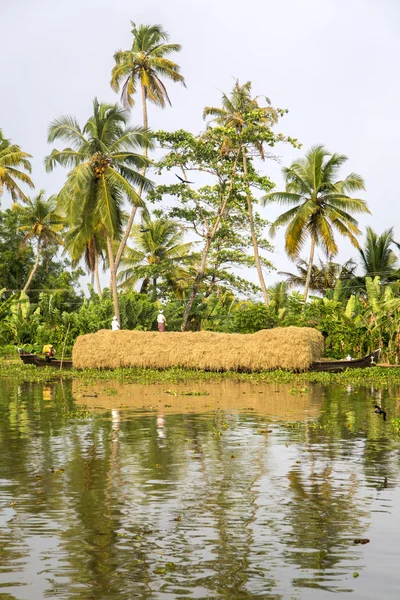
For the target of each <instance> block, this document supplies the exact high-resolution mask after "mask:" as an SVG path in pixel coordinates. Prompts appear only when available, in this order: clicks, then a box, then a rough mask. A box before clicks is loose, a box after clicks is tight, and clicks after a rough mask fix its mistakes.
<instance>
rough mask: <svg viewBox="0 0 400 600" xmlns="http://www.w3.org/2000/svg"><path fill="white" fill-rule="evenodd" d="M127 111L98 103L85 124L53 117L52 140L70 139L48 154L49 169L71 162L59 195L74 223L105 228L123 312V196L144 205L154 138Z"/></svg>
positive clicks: (113, 280) (92, 228)
mask: <svg viewBox="0 0 400 600" xmlns="http://www.w3.org/2000/svg"><path fill="white" fill-rule="evenodd" d="M128 116H129V115H128V113H127V111H125V110H124V109H121V108H119V107H118V106H117V105H113V104H99V102H98V101H97V99H95V100H94V104H93V115H92V116H91V117H90V118H89V120H88V121H87V122H86V124H85V125H84V127H83V128H82V129H81V127H80V126H79V123H78V122H77V121H76V120H75V119H74V118H73V117H60V118H59V119H56V120H55V121H53V123H51V125H50V129H49V136H48V140H49V142H54V141H55V140H62V141H64V142H66V143H68V147H66V148H64V149H63V150H53V151H52V153H51V154H50V155H49V156H48V157H47V158H46V160H45V163H46V169H47V171H52V170H53V169H54V168H55V166H56V165H57V164H59V165H61V166H64V167H72V170H71V171H70V172H69V174H68V177H67V181H66V183H65V184H64V186H63V188H62V190H61V191H60V193H59V195H58V200H59V205H60V207H61V209H62V211H63V213H64V214H65V216H66V221H67V224H68V225H69V226H76V224H79V223H80V224H82V226H83V227H84V228H85V230H86V231H88V230H89V231H96V232H101V235H102V237H103V239H104V241H105V244H106V247H107V253H108V260H109V266H110V280H111V289H112V293H113V302H114V311H115V315H116V316H117V317H119V305H118V293H117V284H116V267H115V263H114V254H113V242H115V241H116V240H120V239H121V237H122V234H123V226H124V201H125V200H127V201H128V202H129V203H130V204H132V205H134V206H143V201H142V199H141V198H140V196H139V195H138V193H137V192H136V190H135V186H137V185H141V186H142V188H143V189H150V188H151V187H152V184H151V182H150V181H149V180H148V179H147V178H146V177H145V176H143V175H142V174H141V170H142V169H143V168H145V167H147V166H148V164H149V160H148V158H147V157H145V156H144V155H143V154H142V150H143V148H144V147H147V146H148V145H149V144H151V142H150V140H149V136H148V133H147V131H145V130H144V129H143V128H141V127H128V126H127V122H128Z"/></svg>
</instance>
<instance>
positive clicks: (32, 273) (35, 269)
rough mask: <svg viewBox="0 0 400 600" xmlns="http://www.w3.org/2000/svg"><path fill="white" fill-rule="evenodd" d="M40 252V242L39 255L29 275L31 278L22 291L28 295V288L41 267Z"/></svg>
mask: <svg viewBox="0 0 400 600" xmlns="http://www.w3.org/2000/svg"><path fill="white" fill-rule="evenodd" d="M40 251H41V248H40V241H39V242H38V249H37V255H36V260H35V264H34V265H33V267H32V271H31V272H30V273H29V277H28V279H27V282H26V283H25V285H24V288H23V290H22V291H23V292H24V293H26V292H27V291H28V288H29V286H30V285H31V283H32V279H33V277H34V275H35V273H36V271H37V268H38V266H39V260H40Z"/></svg>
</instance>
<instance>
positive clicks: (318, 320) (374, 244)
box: [0, 24, 400, 363]
mask: <svg viewBox="0 0 400 600" xmlns="http://www.w3.org/2000/svg"><path fill="white" fill-rule="evenodd" d="M180 50H181V47H180V45H179V44H177V43H170V40H169V35H168V34H167V33H166V32H165V31H164V30H163V28H162V27H160V26H156V25H151V26H149V25H139V26H136V25H134V24H133V27H132V46H131V48H129V49H125V50H120V51H118V52H116V54H115V57H114V59H115V64H114V67H113V70H112V73H111V87H112V89H113V90H114V91H115V92H116V93H117V94H118V98H119V97H120V101H119V102H118V101H117V100H116V102H115V103H114V104H112V103H111V104H106V103H103V102H101V101H100V100H97V99H95V100H94V102H93V109H92V113H91V114H88V115H87V119H86V121H85V122H84V123H79V122H78V121H77V119H76V118H75V117H74V116H73V115H71V116H61V117H60V116H57V115H54V117H55V118H54V119H53V120H52V122H51V123H50V125H49V130H48V141H49V143H50V144H51V146H52V147H51V150H50V152H49V155H48V156H47V157H46V158H45V164H46V169H47V170H48V171H53V170H54V169H56V168H57V169H59V168H63V169H64V170H65V182H64V184H63V186H62V187H61V189H59V190H56V193H55V194H53V195H51V196H50V195H48V196H47V195H46V192H45V191H43V190H42V191H40V192H39V193H37V192H35V193H32V196H31V197H30V196H28V193H29V189H30V188H33V187H34V183H35V182H34V181H33V180H32V179H31V162H30V161H31V158H32V156H31V154H29V153H28V152H26V151H25V150H26V149H21V148H20V147H19V146H18V145H17V144H16V143H15V141H14V140H13V141H10V140H8V139H7V137H6V132H4V134H3V133H2V132H1V131H0V197H1V196H2V194H3V193H4V196H5V197H9V198H11V200H12V207H11V208H3V210H1V211H0V346H1V348H2V352H3V355H8V354H12V353H15V352H16V348H17V347H18V346H20V347H24V348H25V349H26V350H28V351H35V352H37V351H40V350H41V348H42V346H43V345H44V344H45V343H52V344H53V345H54V346H55V347H56V351H57V352H58V353H61V350H62V348H65V350H66V354H70V353H71V351H72V346H73V344H74V341H75V340H76V338H77V336H78V335H81V334H86V333H95V332H96V331H98V330H99V329H104V328H110V323H111V319H112V317H113V315H116V316H117V317H118V319H119V321H120V324H121V328H122V329H135V330H140V331H151V330H156V328H157V321H156V317H157V313H158V311H159V309H160V308H161V307H162V308H163V309H164V314H165V316H166V319H167V328H168V330H169V331H187V330H191V331H216V332H223V333H243V334H244V333H254V332H256V331H259V330H260V329H270V328H275V327H287V326H299V327H314V328H316V329H318V330H319V331H320V332H322V334H323V336H324V338H325V355H326V356H327V357H335V358H342V357H344V356H346V355H347V354H351V355H352V356H354V357H356V356H361V355H363V354H366V353H367V352H369V351H371V350H373V349H375V348H377V347H382V348H383V352H382V358H383V360H384V361H389V362H392V363H397V362H398V359H399V355H400V283H399V282H400V270H399V264H398V259H397V254H396V253H397V251H398V249H399V246H398V244H397V243H396V237H395V233H394V231H393V229H388V230H387V231H384V232H383V233H379V232H375V231H374V230H373V229H371V228H367V230H366V232H365V239H364V242H363V243H362V242H361V241H360V239H361V238H360V236H361V234H362V233H363V232H362V231H361V229H360V227H359V223H358V221H357V216H358V215H359V214H363V213H368V212H369V209H368V206H367V204H366V202H365V201H364V200H363V199H362V197H358V196H359V195H361V196H362V193H363V191H364V188H365V184H364V179H363V177H362V176H361V175H359V174H357V173H349V172H348V170H346V161H347V157H346V156H344V155H342V154H340V153H339V152H331V151H328V150H327V149H326V148H325V147H324V146H323V145H322V144H321V143H320V142H321V141H320V140H316V142H318V143H317V144H316V145H315V146H314V147H313V148H311V149H309V150H307V149H306V150H303V149H302V148H301V140H300V141H299V140H297V139H296V138H295V137H292V136H287V135H283V134H282V133H280V131H279V127H280V121H281V119H282V118H284V116H285V114H286V113H287V110H286V109H281V108H278V107H275V106H274V105H273V103H271V101H270V100H269V99H268V98H267V97H266V96H258V97H255V96H254V93H253V90H252V84H251V82H249V81H248V82H239V81H235V83H234V85H233V88H232V90H231V91H227V92H226V93H223V95H222V98H221V105H220V106H219V107H218V106H216V107H210V106H207V107H205V108H204V115H203V116H204V119H205V125H204V128H203V130H202V131H199V132H189V131H185V130H183V129H180V130H177V131H152V130H151V129H150V127H151V123H149V119H148V111H147V109H148V104H149V103H152V104H154V105H155V106H156V107H158V108H160V109H164V108H169V107H170V106H171V100H170V95H169V94H170V87H172V83H180V84H183V85H185V78H184V74H182V73H181V69H180V66H179V64H178V62H175V60H177V57H178V56H179V54H178V53H179V52H180ZM104 76H105V77H108V76H110V74H108V73H105V74H104ZM263 91H264V92H268V90H263ZM187 93H188V94H190V91H188V92H187ZM139 97H140V104H141V111H142V118H141V119H140V120H139V119H138V118H137V113H136V110H135V105H136V103H137V102H139ZM282 144H290V145H291V146H292V147H294V148H296V149H297V150H298V152H299V157H298V158H297V159H296V160H295V161H294V162H293V163H292V164H291V165H288V166H284V168H283V175H284V179H285V189H282V190H280V189H278V188H277V187H276V185H275V183H274V182H273V181H272V180H271V179H270V177H269V168H268V164H269V161H270V160H274V159H276V155H275V151H276V150H275V149H276V148H279V146H280V145H282ZM55 146H56V147H55ZM27 150H29V152H34V149H31V148H30V149H27ZM271 203H278V204H282V205H284V207H285V208H284V211H283V213H282V214H281V215H280V216H279V217H278V218H277V219H275V220H274V222H272V223H270V222H268V221H267V220H265V219H264V215H267V216H268V207H269V206H270V204H271ZM260 206H264V207H265V208H264V211H263V213H262V215H263V216H262V215H261V213H260V210H259V207H260ZM279 227H283V228H284V230H285V249H286V252H287V254H288V256H289V257H290V258H291V259H293V261H294V265H295V267H294V269H293V270H294V271H297V273H296V272H294V273H280V274H278V275H279V281H278V283H274V284H272V283H271V282H272V281H276V279H277V276H276V274H274V275H273V276H272V272H273V270H274V265H273V254H272V250H273V246H272V240H273V234H274V233H275V231H276V230H277V229H278V228H279ZM343 236H344V237H345V238H348V239H349V240H350V241H351V243H352V245H353V247H354V253H353V256H349V257H348V260H347V261H346V262H345V263H344V264H339V263H337V262H335V256H336V255H337V253H338V244H339V240H340V239H341V238H342V237H343ZM318 251H320V252H321V257H320V258H319V259H318V260H317V258H316V253H317V252H318ZM85 272H86V274H88V275H89V276H90V280H91V283H90V285H89V286H88V289H86V287H84V286H82V284H81V281H82V276H83V275H84V274H85ZM104 281H107V282H109V284H108V283H107V284H106V287H103V285H102V282H104ZM254 281H257V283H254Z"/></svg>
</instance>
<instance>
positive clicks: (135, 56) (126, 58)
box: [111, 21, 185, 269]
mask: <svg viewBox="0 0 400 600" xmlns="http://www.w3.org/2000/svg"><path fill="white" fill-rule="evenodd" d="M131 24H132V27H133V29H132V35H133V42H132V47H131V49H130V50H119V51H118V52H116V53H115V54H114V60H115V66H114V68H113V70H112V74H111V87H112V88H113V89H114V90H115V91H116V92H118V91H119V90H120V89H121V101H122V103H123V105H124V106H125V107H130V106H133V105H134V103H135V98H134V96H135V94H136V93H137V92H138V88H140V90H141V95H142V110H143V127H144V128H145V130H147V129H148V127H149V123H148V116H147V101H149V102H151V103H152V104H155V105H156V106H159V107H161V108H165V106H166V103H167V102H168V104H169V105H171V101H170V99H169V96H168V92H167V88H166V87H165V84H164V83H163V79H169V80H171V81H173V82H179V83H182V84H183V85H185V79H184V77H183V75H182V74H181V73H180V66H179V65H178V64H177V63H175V62H173V61H172V60H170V58H168V57H169V55H170V54H173V53H174V52H179V51H180V49H181V46H180V44H170V43H168V40H169V35H168V33H167V32H166V31H164V29H163V28H162V27H161V25H139V26H138V27H137V26H136V25H135V23H133V22H132V21H131ZM144 154H145V156H147V147H145V148H144ZM144 174H145V168H144V170H143V175H144ZM142 192H143V186H142V185H139V189H138V195H139V196H140V197H141V196H142ZM136 210H137V207H136V206H133V207H132V211H131V214H130V216H129V220H128V223H127V227H126V231H125V235H124V236H123V238H122V240H121V243H120V245H119V249H118V252H117V255H116V257H115V263H116V268H117V269H118V267H119V263H120V260H121V258H122V255H123V252H124V249H125V245H126V243H127V240H128V236H129V234H130V231H131V229H132V224H133V221H134V218H135V215H136Z"/></svg>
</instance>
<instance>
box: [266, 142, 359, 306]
mask: <svg viewBox="0 0 400 600" xmlns="http://www.w3.org/2000/svg"><path fill="white" fill-rule="evenodd" d="M346 161H347V157H346V156H344V155H343V154H336V153H335V154H331V153H329V152H328V151H327V150H326V149H325V148H324V147H323V146H314V147H313V148H311V150H310V151H309V152H308V153H307V154H306V157H305V158H302V159H300V160H297V161H295V162H293V163H292V165H291V166H290V167H288V168H287V167H285V168H284V169H283V174H284V177H285V179H286V189H285V191H284V192H272V193H270V194H267V195H266V196H264V198H263V202H264V204H267V203H270V202H278V203H280V204H284V205H289V206H292V208H290V209H289V210H288V211H286V212H284V213H283V214H282V215H280V217H278V218H277V219H276V221H275V222H274V223H273V224H272V227H271V233H274V232H275V231H276V229H277V228H278V227H280V226H286V232H285V249H286V252H287V254H288V256H289V257H291V258H296V257H298V255H299V253H300V252H301V250H302V248H303V246H304V243H305V240H306V239H307V238H308V237H309V238H310V239H311V248H310V257H309V261H308V271H307V279H306V284H305V289H304V299H305V300H307V297H308V291H309V288H310V280H311V270H312V266H313V262H314V251H315V247H316V246H321V247H322V248H323V250H324V251H325V252H326V254H327V255H328V256H336V254H337V253H338V247H337V244H336V241H335V236H334V230H336V231H338V232H339V233H340V234H341V235H343V236H345V237H347V238H348V239H349V240H350V242H351V243H352V244H353V246H355V247H356V248H359V243H358V240H357V237H356V236H357V235H359V234H360V230H359V229H358V223H357V221H356V219H355V218H354V217H353V216H352V213H369V212H370V211H369V210H368V207H367V204H366V202H365V201H364V200H360V199H359V198H352V197H351V196H350V194H352V193H353V192H355V191H357V190H363V189H365V186H364V180H363V179H362V177H361V176H360V175H357V173H350V175H348V176H347V177H346V178H345V179H343V180H339V179H336V178H337V176H338V171H339V169H340V167H341V166H342V165H343V164H344V163H345V162H346Z"/></svg>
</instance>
